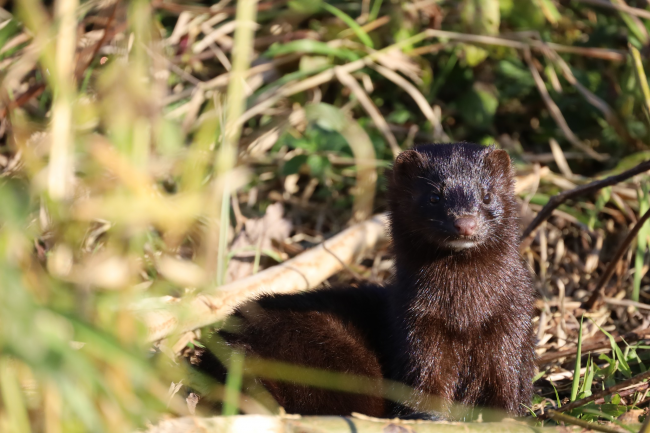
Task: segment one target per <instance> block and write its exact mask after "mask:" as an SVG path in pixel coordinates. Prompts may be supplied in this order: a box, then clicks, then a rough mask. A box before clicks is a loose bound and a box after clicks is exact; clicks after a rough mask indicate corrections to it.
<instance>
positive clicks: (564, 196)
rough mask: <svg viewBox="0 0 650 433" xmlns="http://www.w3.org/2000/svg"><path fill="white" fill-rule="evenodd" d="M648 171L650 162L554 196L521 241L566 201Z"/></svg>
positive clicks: (527, 229) (529, 226)
mask: <svg viewBox="0 0 650 433" xmlns="http://www.w3.org/2000/svg"><path fill="white" fill-rule="evenodd" d="M648 170H650V161H644V162H642V163H641V164H639V165H637V166H636V167H634V168H631V169H629V170H627V171H624V172H623V173H621V174H617V175H615V176H610V177H608V178H605V179H602V180H597V181H595V182H591V183H588V184H586V185H581V186H579V187H577V188H575V189H572V190H569V191H564V192H561V193H560V194H557V195H554V196H553V197H551V198H550V200H549V201H548V203H546V205H544V207H543V208H542V210H541V211H540V212H539V213H538V214H537V216H536V217H535V219H534V220H533V221H532V222H531V223H530V224H529V225H528V227H526V230H524V234H523V235H522V236H521V239H522V240H524V239H526V238H527V237H528V236H530V235H531V233H533V231H535V229H536V228H537V227H539V226H540V225H541V224H542V223H543V222H544V221H546V220H547V219H548V218H549V217H550V216H551V214H552V213H553V210H555V209H556V208H558V207H559V206H560V205H561V204H562V203H564V202H565V201H567V200H570V199H572V198H576V197H580V196H582V195H585V194H589V193H592V192H596V191H598V190H601V189H603V188H605V187H608V186H612V185H616V184H617V183H620V182H623V181H624V180H627V179H629V178H631V177H633V176H636V175H637V174H639V173H643V172H645V171H648Z"/></svg>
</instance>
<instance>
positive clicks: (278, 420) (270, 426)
mask: <svg viewBox="0 0 650 433" xmlns="http://www.w3.org/2000/svg"><path fill="white" fill-rule="evenodd" d="M199 431H200V432H204V433H212V432H214V433H216V432H219V433H221V432H224V433H226V432H232V433H238V432H262V431H263V432H269V433H275V432H284V433H294V432H317V431H318V432H331V433H335V432H336V433H343V432H345V433H349V432H366V433H372V432H377V433H381V432H385V433H388V432H395V433H397V432H404V433H406V432H415V431H417V432H418V433H427V432H436V433H503V432H504V431H505V432H508V433H531V432H533V431H535V429H533V428H531V426H530V425H528V424H527V423H524V422H516V421H508V422H506V421H504V422H494V423H460V422H455V423H451V422H445V421H407V420H399V419H380V418H371V417H366V416H362V415H356V416H348V417H340V416H304V417H301V416H298V415H287V416H284V417H280V416H262V415H239V416H229V417H223V416H215V417H211V418H199V417H184V418H176V419H170V420H165V421H161V422H160V423H159V424H158V425H155V426H152V427H149V428H148V429H147V430H146V433H172V432H174V433H190V432H199ZM544 431H548V432H553V433H556V432H566V431H567V429H566V428H564V427H558V428H553V427H547V428H544ZM616 433H618V431H616Z"/></svg>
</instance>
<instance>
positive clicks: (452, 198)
mask: <svg viewBox="0 0 650 433" xmlns="http://www.w3.org/2000/svg"><path fill="white" fill-rule="evenodd" d="M388 178H389V196H388V198H389V208H390V230H391V235H392V239H393V247H394V251H395V261H396V265H395V270H396V275H395V279H394V281H392V282H391V283H390V284H389V285H388V286H387V287H376V286H365V287H362V288H340V289H327V290H318V291H313V292H308V293H303V294H298V295H279V296H273V295H268V296H263V297H261V298H259V299H257V300H255V301H252V302H250V303H247V304H245V305H243V306H242V307H240V308H239V310H238V311H237V313H236V314H235V316H234V317H235V318H238V319H239V329H238V331H237V332H234V333H224V334H223V336H224V337H225V338H226V340H228V341H229V344H230V345H231V346H233V347H237V348H240V349H241V350H244V351H245V352H246V353H247V354H248V355H254V356H258V357H263V358H268V359H275V360H280V361H286V362H290V363H295V364H298V365H304V366H309V367H315V368H320V369H325V370H330V371H337V372H347V373H352V374H356V375H362V376H368V377H370V378H374V379H377V380H380V379H381V378H390V379H394V380H399V381H401V382H404V383H406V384H408V385H410V386H412V387H413V388H415V390H416V394H415V396H414V397H413V398H412V399H411V401H409V402H407V406H408V407H411V408H418V407H421V406H420V404H421V403H422V401H421V400H423V397H424V396H426V395H436V396H440V397H442V398H443V400H444V402H446V404H444V405H443V407H442V409H441V410H442V414H443V415H448V414H449V412H448V409H449V403H451V402H454V401H456V402H460V403H463V404H466V405H480V406H487V407H492V408H497V409H502V410H505V411H507V412H508V413H511V414H521V413H523V412H524V410H525V408H524V407H523V404H528V403H529V402H530V398H531V392H532V377H533V374H534V351H533V346H534V343H533V332H532V324H531V318H532V312H533V311H532V309H533V301H534V291H533V288H532V283H531V280H530V275H529V272H528V271H527V269H526V267H525V265H524V264H523V262H522V260H521V259H520V257H519V253H518V240H517V235H518V225H517V212H516V206H515V199H514V195H513V177H512V169H511V166H510V159H509V158H508V155H507V154H506V153H505V152H504V151H501V150H496V149H494V148H486V147H482V146H478V145H474V144H466V143H461V144H444V145H425V146H420V147H418V148H417V149H416V150H412V151H406V152H403V153H402V154H400V155H399V156H398V158H397V160H396V162H395V165H394V167H393V170H392V172H389V173H388ZM432 195H435V197H432ZM461 217H463V218H470V219H471V220H472V221H473V226H472V230H471V232H467V233H471V234H470V235H466V236H461V235H460V234H459V233H466V232H465V231H463V230H464V229H463V230H461V229H459V228H458V227H459V226H458V222H457V221H458V220H459V218H461ZM454 224H456V226H455V225H454ZM207 370H209V366H208V368H207ZM263 383H264V384H265V386H266V388H267V389H268V390H269V391H270V393H271V394H272V395H273V397H274V398H275V399H276V400H277V401H278V402H279V403H280V404H281V405H282V406H283V407H285V409H286V410H287V412H290V413H302V414H320V415H325V414H331V415H345V414H349V413H351V412H361V413H365V414H368V415H372V416H391V415H408V413H409V412H410V411H412V410H411V409H405V407H406V406H404V407H401V406H396V405H389V404H386V403H385V402H384V400H383V399H381V398H378V397H372V396H365V395H361V394H353V393H341V392H333V391H327V390H323V389H318V388H311V387H306V386H301V385H292V384H286V383H282V382H279V381H264V382H263Z"/></svg>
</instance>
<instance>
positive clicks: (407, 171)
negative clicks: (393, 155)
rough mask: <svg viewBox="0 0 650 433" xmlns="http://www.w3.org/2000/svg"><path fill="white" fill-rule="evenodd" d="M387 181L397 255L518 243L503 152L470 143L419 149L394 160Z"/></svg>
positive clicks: (456, 251)
mask: <svg viewBox="0 0 650 433" xmlns="http://www.w3.org/2000/svg"><path fill="white" fill-rule="evenodd" d="M388 180H389V188H388V190H389V194H388V199H389V208H390V218H391V233H392V237H393V243H394V246H395V248H397V249H399V250H400V251H404V252H405V253H406V254H408V255H412V254H426V255H429V254H466V253H471V252H472V251H486V250H489V249H492V248H496V249H502V248H503V246H504V245H513V244H516V236H517V229H518V226H517V222H516V218H517V214H516V205H515V199H514V193H513V174H512V168H511V165H510V158H509V157H508V154H507V153H506V151H504V150H499V149H496V148H495V147H485V146H480V145H477V144H470V143H453V144H427V145H422V146H418V147H416V148H415V149H413V150H407V151H405V152H402V153H401V154H400V155H399V156H398V157H397V159H396V160H395V164H394V165H393V169H392V171H390V172H389V173H388ZM409 252H410V253H411V254H409Z"/></svg>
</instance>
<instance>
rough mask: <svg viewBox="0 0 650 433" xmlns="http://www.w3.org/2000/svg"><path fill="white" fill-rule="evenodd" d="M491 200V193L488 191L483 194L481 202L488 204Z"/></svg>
mask: <svg viewBox="0 0 650 433" xmlns="http://www.w3.org/2000/svg"><path fill="white" fill-rule="evenodd" d="M491 200H492V194H490V193H489V192H486V193H485V194H483V203H485V204H490V201H491Z"/></svg>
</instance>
